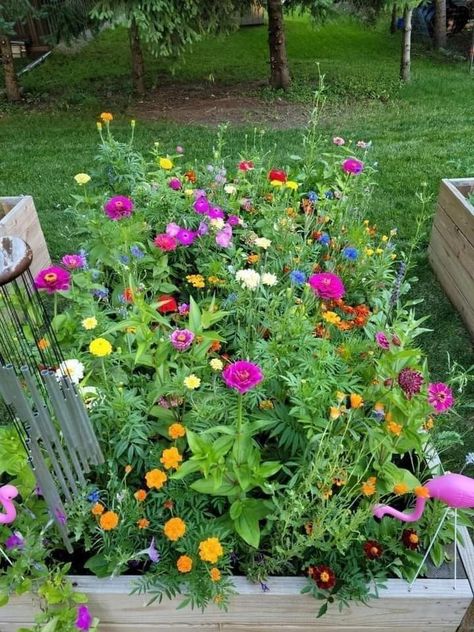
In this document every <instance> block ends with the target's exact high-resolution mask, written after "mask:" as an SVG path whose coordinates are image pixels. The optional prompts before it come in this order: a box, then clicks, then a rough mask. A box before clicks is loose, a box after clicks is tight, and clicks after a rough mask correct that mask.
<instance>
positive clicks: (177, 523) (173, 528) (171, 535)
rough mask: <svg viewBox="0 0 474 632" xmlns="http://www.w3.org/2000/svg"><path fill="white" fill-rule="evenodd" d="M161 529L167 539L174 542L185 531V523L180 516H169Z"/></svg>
mask: <svg viewBox="0 0 474 632" xmlns="http://www.w3.org/2000/svg"><path fill="white" fill-rule="evenodd" d="M163 531H164V534H165V536H166V537H167V538H168V540H171V541H172V542H176V540H179V538H182V537H183V535H184V534H185V532H186V524H185V522H184V520H181V518H170V520H168V521H167V522H165V526H164V527H163Z"/></svg>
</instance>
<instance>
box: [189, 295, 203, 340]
mask: <svg viewBox="0 0 474 632" xmlns="http://www.w3.org/2000/svg"><path fill="white" fill-rule="evenodd" d="M189 329H190V330H191V331H192V332H193V333H194V334H199V333H201V330H202V327H201V311H200V309H199V305H198V304H197V303H196V301H195V300H194V299H193V297H192V296H190V297H189Z"/></svg>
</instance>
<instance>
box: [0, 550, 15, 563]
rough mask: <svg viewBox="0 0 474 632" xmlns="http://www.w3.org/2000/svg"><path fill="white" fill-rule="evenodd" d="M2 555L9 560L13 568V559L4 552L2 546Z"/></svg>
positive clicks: (0, 551)
mask: <svg viewBox="0 0 474 632" xmlns="http://www.w3.org/2000/svg"><path fill="white" fill-rule="evenodd" d="M0 553H1V554H2V555H3V557H4V558H5V559H6V560H7V562H8V563H9V564H10V566H13V562H12V561H11V559H10V558H9V557H8V555H7V554H6V553H5V551H4V550H3V548H2V547H1V546H0Z"/></svg>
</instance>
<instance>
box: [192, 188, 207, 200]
mask: <svg viewBox="0 0 474 632" xmlns="http://www.w3.org/2000/svg"><path fill="white" fill-rule="evenodd" d="M193 196H194V199H195V200H197V199H198V198H200V197H203V198H205V197H207V193H206V191H205V190H204V189H194V191H193Z"/></svg>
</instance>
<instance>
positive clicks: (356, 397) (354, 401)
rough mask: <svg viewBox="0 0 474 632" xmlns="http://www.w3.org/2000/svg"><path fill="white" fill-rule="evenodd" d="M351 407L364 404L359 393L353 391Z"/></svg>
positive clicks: (359, 406)
mask: <svg viewBox="0 0 474 632" xmlns="http://www.w3.org/2000/svg"><path fill="white" fill-rule="evenodd" d="M350 399H351V408H361V407H362V406H363V405H364V400H363V399H362V397H361V396H360V395H358V394H357V393H351V397H350Z"/></svg>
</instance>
